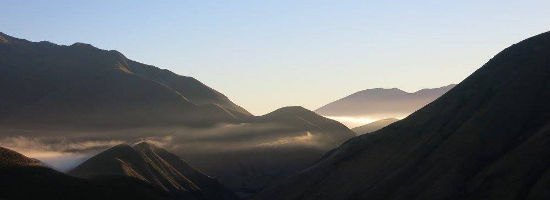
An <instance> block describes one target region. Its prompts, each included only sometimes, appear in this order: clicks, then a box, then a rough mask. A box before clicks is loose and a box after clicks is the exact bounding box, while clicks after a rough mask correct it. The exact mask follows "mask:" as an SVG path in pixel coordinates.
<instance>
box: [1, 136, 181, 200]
mask: <svg viewBox="0 0 550 200" xmlns="http://www.w3.org/2000/svg"><path fill="white" fill-rule="evenodd" d="M0 177H1V178H0V199H90V200H91V199H151V200H164V199H171V198H170V196H168V194H167V193H165V192H163V191H162V190H160V189H158V188H155V187H153V186H151V185H149V184H146V183H144V182H142V181H139V180H136V179H133V178H128V177H100V178H97V179H93V180H84V179H79V178H75V177H71V176H67V175H65V174H62V173H60V172H57V171H55V170H52V169H50V168H47V167H43V166H41V165H40V163H38V162H37V161H36V160H34V159H30V158H27V157H25V156H23V155H21V154H19V153H17V152H15V151H11V150H9V149H5V148H2V147H0Z"/></svg>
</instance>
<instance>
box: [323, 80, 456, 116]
mask: <svg viewBox="0 0 550 200" xmlns="http://www.w3.org/2000/svg"><path fill="white" fill-rule="evenodd" d="M454 86H455V85H454V84H451V85H447V86H444V87H440V88H433V89H422V90H419V91H417V92H414V93H408V92H405V91H403V90H400V89H397V88H392V89H383V88H375V89H367V90H363V91H359V92H356V93H354V94H351V95H349V96H346V97H344V98H342V99H339V100H336V101H334V102H331V103H329V104H327V105H324V106H322V107H320V108H318V109H317V110H315V112H316V113H318V114H320V115H323V116H346V117H351V116H363V117H368V118H372V119H384V118H403V117H406V116H407V115H409V114H411V113H413V112H414V111H416V110H418V109H419V108H422V107H423V106H425V105H426V104H428V103H430V102H432V101H433V100H435V99H437V98H438V97H440V96H441V95H443V94H445V92H447V91H449V90H450V89H451V88H453V87H454Z"/></svg>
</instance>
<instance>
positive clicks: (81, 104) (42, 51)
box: [0, 33, 250, 127]
mask: <svg viewBox="0 0 550 200" xmlns="http://www.w3.org/2000/svg"><path fill="white" fill-rule="evenodd" d="M0 35H1V36H2V38H4V39H5V42H2V43H0V92H1V93H2V94H9V95H5V97H4V98H2V99H0V122H3V123H2V124H1V125H4V126H8V127H13V126H15V125H16V124H21V125H22V126H23V127H28V126H29V125H35V124H37V125H48V126H61V125H73V126H77V127H79V126H86V125H87V126H93V127H102V126H136V125H140V126H159V125H173V124H180V123H183V124H192V125H194V124H195V123H216V122H228V121H238V118H239V117H246V116H250V114H249V113H248V112H247V111H246V110H244V109H242V108H241V107H239V106H237V105H235V104H233V103H232V102H231V101H230V100H229V99H227V97H225V96H224V95H222V94H221V93H219V92H217V91H215V90H213V89H212V88H209V87H207V86H206V85H204V84H202V83H200V82H199V81H197V80H196V79H194V78H190V77H184V76H179V75H176V74H174V73H172V72H170V71H168V70H161V69H158V68H156V67H153V66H149V65H144V64H141V63H138V62H135V61H132V60H129V59H127V58H126V57H124V55H122V54H121V53H119V52H117V51H106V50H101V49H98V48H95V47H93V46H91V45H88V44H83V43H75V44H73V45H71V46H60V45H55V44H52V43H49V42H29V41H26V40H22V39H17V38H14V37H10V36H8V35H5V34H3V33H0ZM208 105H216V107H213V108H215V109H212V108H210V107H208ZM205 106H206V107H205ZM205 109H206V111H203V110H205Z"/></svg>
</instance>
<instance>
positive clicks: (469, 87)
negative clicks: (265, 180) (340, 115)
mask: <svg viewBox="0 0 550 200" xmlns="http://www.w3.org/2000/svg"><path fill="white" fill-rule="evenodd" d="M549 102H550V32H547V33H543V34H540V35H537V36H534V37H532V38H529V39H527V40H525V41H522V42H520V43H518V44H515V45H513V46H511V47H509V48H507V49H505V50H504V51H502V52H500V53H499V54H498V55H496V56H495V57H494V58H492V59H491V60H490V61H489V62H488V63H486V64H485V65H484V66H483V67H481V68H480V69H479V70H477V71H476V72H475V73H473V74H472V75H471V76H469V77H468V78H467V79H465V80H464V81H463V82H462V83H460V84H459V85H457V86H456V87H454V88H453V89H452V90H450V91H449V92H448V93H446V94H445V95H444V96H442V97H441V98H439V99H437V100H436V101H434V102H432V103H430V104H429V105H427V106H425V107H424V108H422V109H420V110H419V111H417V112H415V113H413V114H412V115H410V116H409V117H407V118H405V119H403V120H401V121H399V122H396V123H394V124H392V125H390V126H388V127H386V128H383V129H382V130H379V131H377V132H374V133H373V134H366V135H362V136H360V137H357V138H354V139H351V140H349V141H348V142H346V143H344V144H343V145H342V146H340V147H339V148H337V149H336V150H335V151H333V152H332V153H330V154H329V155H327V156H326V158H325V159H324V160H322V161H320V162H319V163H318V164H316V165H315V166H313V167H311V168H310V169H309V170H307V171H305V172H303V173H301V174H299V175H297V176H294V177H292V178H290V179H287V180H286V181H284V182H283V183H281V184H280V185H279V186H277V187H273V188H271V189H269V190H267V191H265V192H264V193H262V194H261V195H259V196H257V199H278V200H280V199H374V200H376V199H499V200H502V199H550V190H548V188H550V103H549Z"/></svg>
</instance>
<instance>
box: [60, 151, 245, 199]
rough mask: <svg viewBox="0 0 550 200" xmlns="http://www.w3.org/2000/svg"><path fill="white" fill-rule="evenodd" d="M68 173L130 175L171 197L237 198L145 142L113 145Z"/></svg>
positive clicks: (89, 175) (211, 179)
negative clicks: (168, 193) (155, 186)
mask: <svg viewBox="0 0 550 200" xmlns="http://www.w3.org/2000/svg"><path fill="white" fill-rule="evenodd" d="M68 174H71V175H73V176H76V177H81V178H88V179H90V178H94V177H97V176H109V175H110V176H112V175H120V176H128V177H134V178H137V179H140V180H142V181H145V182H148V183H151V184H154V185H157V186H159V187H161V188H162V189H164V190H165V191H168V192H170V193H171V194H173V195H174V196H175V198H191V199H237V197H236V196H235V195H234V194H233V193H232V192H230V191H229V190H227V189H225V188H224V187H223V186H222V185H221V184H220V183H219V182H218V181H217V180H215V179H213V178H211V177H208V176H206V175H204V174H202V173H201V172H199V171H198V170H196V169H194V168H193V167H191V166H190V165H188V164H187V163H185V162H184V161H182V160H181V158H179V157H178V156H176V155H174V154H172V153H170V152H168V151H166V150H164V149H162V148H159V147H157V146H155V145H152V144H150V143H147V142H140V143H138V144H136V145H133V146H130V145H128V144H119V145H116V146H114V147H112V148H110V149H107V150H105V151H104V152H101V153H99V154H97V155H95V156H93V157H92V158H90V159H88V160H86V161H84V162H83V163H82V164H80V165H79V166H77V167H75V168H74V169H72V170H71V171H69V172H68Z"/></svg>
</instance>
